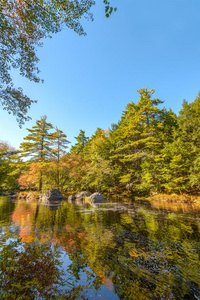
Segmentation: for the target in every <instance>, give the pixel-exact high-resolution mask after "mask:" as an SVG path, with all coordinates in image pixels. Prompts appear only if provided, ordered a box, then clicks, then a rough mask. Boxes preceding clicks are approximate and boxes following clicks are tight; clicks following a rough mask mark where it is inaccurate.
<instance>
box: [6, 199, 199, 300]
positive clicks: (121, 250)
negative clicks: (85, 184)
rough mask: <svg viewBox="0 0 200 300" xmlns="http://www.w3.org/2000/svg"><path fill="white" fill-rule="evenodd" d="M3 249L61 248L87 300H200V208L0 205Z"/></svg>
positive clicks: (70, 273) (159, 204)
mask: <svg viewBox="0 0 200 300" xmlns="http://www.w3.org/2000/svg"><path fill="white" fill-rule="evenodd" d="M0 226H1V228H0V245H2V244H4V243H5V241H6V240H8V239H10V238H16V237H21V238H22V241H24V242H27V243H28V242H31V241H34V240H35V239H39V240H40V241H41V243H45V242H47V241H51V242H52V243H58V244H59V245H60V250H61V251H62V259H63V261H64V262H63V267H64V268H65V271H66V273H67V274H68V276H71V277H72V281H73V282H74V283H75V284H82V285H84V286H85V287H86V288H85V295H86V297H88V299H109V300H110V299H111V300H113V299H200V208H199V207H197V206H195V205H193V207H192V206H187V205H183V204H177V205H172V204H169V205H168V204H166V203H164V202H154V203H151V204H150V203H148V202H141V203H136V204H132V205H131V204H125V203H107V204H104V205H99V206H96V207H92V206H89V205H85V206H84V205H81V203H80V204H79V205H75V204H70V203H68V202H67V201H65V202H63V203H62V204H61V205H60V206H58V207H47V206H43V205H39V204H38V203H34V202H32V203H27V202H26V201H18V202H12V201H10V199H9V198H6V197H1V198H0Z"/></svg>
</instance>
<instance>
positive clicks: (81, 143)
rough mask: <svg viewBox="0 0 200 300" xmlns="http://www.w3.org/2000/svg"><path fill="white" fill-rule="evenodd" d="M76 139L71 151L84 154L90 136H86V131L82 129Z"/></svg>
mask: <svg viewBox="0 0 200 300" xmlns="http://www.w3.org/2000/svg"><path fill="white" fill-rule="evenodd" d="M75 139H76V143H75V145H74V146H72V147H71V153H77V154H80V155H82V154H83V149H84V148H85V146H86V144H87V142H88V140H89V138H88V137H86V136H85V131H84V130H82V129H81V130H80V133H79V135H78V136H76V137H75Z"/></svg>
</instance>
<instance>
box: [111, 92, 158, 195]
mask: <svg viewBox="0 0 200 300" xmlns="http://www.w3.org/2000/svg"><path fill="white" fill-rule="evenodd" d="M154 92H155V90H154V89H152V90H148V88H143V89H140V90H138V93H139V94H140V100H139V102H138V103H137V104H135V103H133V102H131V103H128V105H127V107H126V110H125V111H124V112H123V114H122V117H121V120H120V122H119V124H118V126H117V127H116V133H115V135H116V134H117V137H118V138H115V140H116V144H115V149H114V151H113V152H112V160H113V161H114V160H118V162H119V164H122V174H121V179H120V181H121V182H122V183H123V184H133V185H134V189H140V188H141V187H142V186H141V182H142V162H143V161H144V160H146V159H147V158H149V157H151V156H153V155H155V153H156V151H157V149H158V148H159V147H160V141H159V139H158V138H157V135H156V133H157V132H158V131H159V130H161V128H162V123H161V122H160V117H161V115H162V111H161V110H160V109H159V108H158V107H157V105H158V104H160V103H163V101H161V100H159V99H152V98H151V97H152V95H153V94H154Z"/></svg>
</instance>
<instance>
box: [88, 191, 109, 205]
mask: <svg viewBox="0 0 200 300" xmlns="http://www.w3.org/2000/svg"><path fill="white" fill-rule="evenodd" d="M104 200H106V199H105V198H104V197H103V195H101V194H100V193H98V192H96V193H94V194H92V195H91V196H90V203H91V204H95V203H102V202H104Z"/></svg>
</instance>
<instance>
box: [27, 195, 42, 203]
mask: <svg viewBox="0 0 200 300" xmlns="http://www.w3.org/2000/svg"><path fill="white" fill-rule="evenodd" d="M38 199H39V194H35V193H29V194H28V195H27V196H26V201H28V202H31V201H35V200H38Z"/></svg>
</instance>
